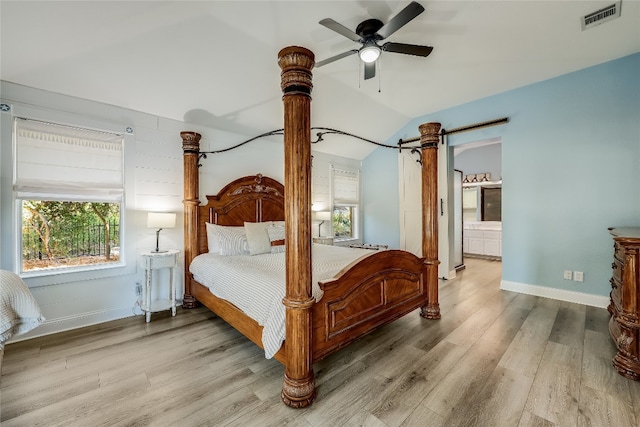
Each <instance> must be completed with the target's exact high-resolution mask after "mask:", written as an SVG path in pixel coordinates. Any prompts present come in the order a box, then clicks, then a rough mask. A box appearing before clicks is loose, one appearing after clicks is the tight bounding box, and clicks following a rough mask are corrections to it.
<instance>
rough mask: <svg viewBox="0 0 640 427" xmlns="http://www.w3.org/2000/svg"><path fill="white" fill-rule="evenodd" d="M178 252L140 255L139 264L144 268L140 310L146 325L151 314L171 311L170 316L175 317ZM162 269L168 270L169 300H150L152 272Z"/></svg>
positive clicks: (151, 252) (144, 253)
mask: <svg viewBox="0 0 640 427" xmlns="http://www.w3.org/2000/svg"><path fill="white" fill-rule="evenodd" d="M179 253H180V251H178V250H169V251H166V252H155V251H149V252H142V253H141V254H140V257H141V264H140V266H141V267H142V268H144V291H143V294H142V303H141V304H140V308H141V309H142V311H144V312H145V313H146V321H147V323H148V322H150V321H151V313H154V312H156V311H162V310H169V309H171V315H172V316H175V315H176V283H175V278H174V276H175V271H174V270H175V267H176V265H178V254H179ZM162 268H168V269H169V298H168V299H158V300H153V301H152V300H151V289H152V286H153V271H154V270H160V269H162Z"/></svg>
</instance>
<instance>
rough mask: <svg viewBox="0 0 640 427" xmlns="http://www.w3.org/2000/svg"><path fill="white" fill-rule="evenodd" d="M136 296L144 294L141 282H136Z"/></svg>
mask: <svg viewBox="0 0 640 427" xmlns="http://www.w3.org/2000/svg"><path fill="white" fill-rule="evenodd" d="M136 296H138V297H141V296H142V284H141V283H140V282H136Z"/></svg>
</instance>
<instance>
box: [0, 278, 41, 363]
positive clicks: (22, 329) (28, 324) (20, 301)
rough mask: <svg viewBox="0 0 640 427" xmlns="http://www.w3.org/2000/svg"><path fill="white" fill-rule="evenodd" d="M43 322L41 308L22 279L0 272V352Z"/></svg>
mask: <svg viewBox="0 0 640 427" xmlns="http://www.w3.org/2000/svg"><path fill="white" fill-rule="evenodd" d="M43 321H44V317H43V316H42V313H41V312H40V306H39V305H38V303H37V302H36V300H35V298H33V295H31V292H30V291H29V288H28V287H27V285H25V283H24V282H23V281H22V279H20V277H19V276H18V275H17V274H15V273H12V272H10V271H5V270H0V350H2V349H3V348H4V343H5V341H7V340H8V339H9V338H11V337H12V336H14V335H19V334H24V333H26V332H28V331H30V330H31V329H33V328H35V327H36V326H38V325H39V324H40V323H42V322H43Z"/></svg>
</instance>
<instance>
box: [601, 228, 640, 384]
mask: <svg viewBox="0 0 640 427" xmlns="http://www.w3.org/2000/svg"><path fill="white" fill-rule="evenodd" d="M609 232H610V233H611V235H612V236H613V241H614V254H613V264H611V267H612V268H613V277H612V278H611V280H610V282H611V301H610V303H609V307H608V308H607V309H608V310H609V313H611V320H610V321H609V332H610V333H611V337H612V338H613V341H614V342H615V344H616V347H617V348H618V353H617V354H616V355H615V356H614V358H613V366H614V367H615V368H616V370H617V371H618V372H619V373H620V375H623V376H625V377H627V378H630V379H633V380H640V228H609Z"/></svg>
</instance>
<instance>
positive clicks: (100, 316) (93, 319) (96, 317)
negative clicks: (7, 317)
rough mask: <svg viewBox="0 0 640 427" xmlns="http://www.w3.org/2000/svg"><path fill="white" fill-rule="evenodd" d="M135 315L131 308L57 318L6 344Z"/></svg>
mask: <svg viewBox="0 0 640 427" xmlns="http://www.w3.org/2000/svg"><path fill="white" fill-rule="evenodd" d="M134 315H136V313H134V311H133V309H132V308H131V307H123V308H114V309H109V310H98V311H93V312H88V313H80V314H77V315H73V316H67V317H58V318H56V319H52V320H45V321H44V322H43V323H42V324H41V325H40V326H38V327H37V328H35V329H33V330H31V331H29V332H27V333H26V334H24V335H19V336H17V337H14V338H12V339H11V340H9V341H8V342H7V343H11V342H18V341H24V340H28V339H31V338H36V337H41V336H44V335H50V334H55V333H58V332H64V331H68V330H71V329H77V328H82V327H85V326H91V325H96V324H98V323H104V322H109V321H111V320H117V319H122V318H125V317H131V316H134Z"/></svg>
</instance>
